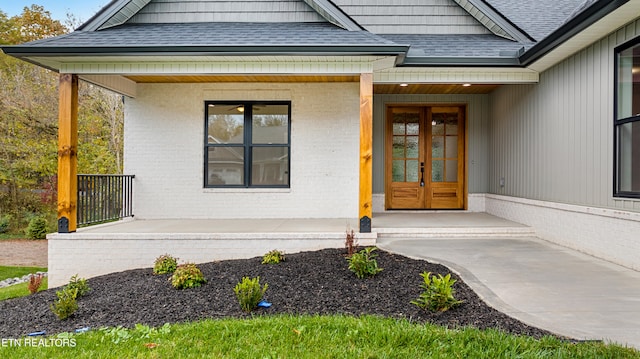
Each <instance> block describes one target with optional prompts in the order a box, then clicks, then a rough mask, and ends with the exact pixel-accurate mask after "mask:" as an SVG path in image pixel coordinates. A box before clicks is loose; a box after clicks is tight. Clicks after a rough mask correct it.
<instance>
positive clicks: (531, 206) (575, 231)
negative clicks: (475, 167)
mask: <svg viewBox="0 0 640 359" xmlns="http://www.w3.org/2000/svg"><path fill="white" fill-rule="evenodd" d="M485 202H486V203H485V205H486V211H487V213H490V214H493V215H496V216H499V217H502V218H506V219H509V220H512V221H515V222H519V223H522V224H526V225H528V226H531V227H533V228H535V230H536V233H537V235H538V236H539V237H540V238H542V239H545V240H548V241H550V242H553V243H557V244H559V245H562V246H565V247H568V248H571V249H575V250H578V251H580V252H583V253H587V254H590V255H592V256H594V257H599V258H602V259H605V260H608V261H610V262H613V263H616V264H620V265H622V266H625V267H628V268H631V269H635V270H640V213H635V212H626V211H620V210H611V209H605V208H595V207H586V206H576V205H568V204H562V203H555V202H545V201H537V200H529V199H524V198H517V197H508V196H500V195H493V194H487V195H485Z"/></svg>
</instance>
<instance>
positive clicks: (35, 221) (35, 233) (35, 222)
mask: <svg viewBox="0 0 640 359" xmlns="http://www.w3.org/2000/svg"><path fill="white" fill-rule="evenodd" d="M25 234H26V235H27V237H29V239H45V238H46V237H47V220H46V219H45V218H44V217H33V218H31V220H30V221H29V226H28V227H27V230H26V231H25Z"/></svg>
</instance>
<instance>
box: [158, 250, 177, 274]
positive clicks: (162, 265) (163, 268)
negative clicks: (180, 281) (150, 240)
mask: <svg viewBox="0 0 640 359" xmlns="http://www.w3.org/2000/svg"><path fill="white" fill-rule="evenodd" d="M177 268H178V258H176V257H173V256H170V255H168V254H163V255H161V256H159V257H158V258H156V261H155V263H154V265H153V273H154V274H166V273H173V272H175V271H176V269H177Z"/></svg>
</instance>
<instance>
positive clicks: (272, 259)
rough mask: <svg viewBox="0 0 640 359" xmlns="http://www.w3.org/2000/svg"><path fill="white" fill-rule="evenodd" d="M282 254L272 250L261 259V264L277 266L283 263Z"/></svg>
mask: <svg viewBox="0 0 640 359" xmlns="http://www.w3.org/2000/svg"><path fill="white" fill-rule="evenodd" d="M284 259H285V258H284V253H282V252H281V251H279V250H277V249H274V250H272V251H269V252H268V253H267V254H265V255H264V256H263V257H262V264H278V263H280V262H284Z"/></svg>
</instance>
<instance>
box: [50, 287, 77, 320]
mask: <svg viewBox="0 0 640 359" xmlns="http://www.w3.org/2000/svg"><path fill="white" fill-rule="evenodd" d="M56 296H57V297H58V299H57V300H56V301H55V302H54V303H53V304H51V306H50V307H49V308H51V311H52V312H53V314H55V315H56V316H57V317H58V319H60V320H65V319H67V318H69V317H70V316H71V315H72V314H73V313H75V312H76V310H78V302H77V300H76V298H77V297H78V289H76V288H70V287H69V286H64V287H63V288H62V289H61V290H59V291H57V292H56Z"/></svg>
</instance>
